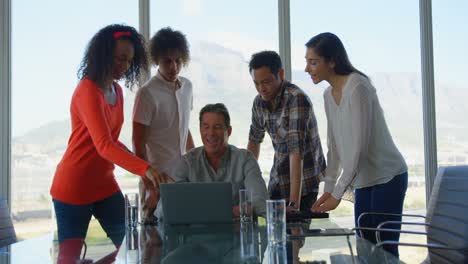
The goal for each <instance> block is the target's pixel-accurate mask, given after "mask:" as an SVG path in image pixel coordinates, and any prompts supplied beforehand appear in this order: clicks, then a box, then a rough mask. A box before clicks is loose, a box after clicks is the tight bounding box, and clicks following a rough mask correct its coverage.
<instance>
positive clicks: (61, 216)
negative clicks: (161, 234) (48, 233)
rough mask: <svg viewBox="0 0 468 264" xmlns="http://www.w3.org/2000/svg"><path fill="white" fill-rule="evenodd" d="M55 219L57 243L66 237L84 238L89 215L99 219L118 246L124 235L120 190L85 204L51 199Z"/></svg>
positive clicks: (122, 204) (122, 199)
mask: <svg viewBox="0 0 468 264" xmlns="http://www.w3.org/2000/svg"><path fill="white" fill-rule="evenodd" d="M52 201H53V203H54V208H55V215H56V219H57V232H58V240H59V243H61V242H63V241H64V240H67V239H75V238H83V239H84V238H85V237H86V233H87V232H88V226H89V221H90V220H91V216H93V215H94V217H95V218H96V219H97V220H98V221H99V223H100V224H101V226H102V229H104V231H105V232H106V234H107V237H109V238H110V239H111V240H112V242H113V243H114V245H116V246H120V244H122V240H123V238H124V236H125V202H124V197H123V195H122V192H120V191H118V192H116V193H114V194H112V195H111V196H109V197H107V198H105V199H103V200H100V201H97V202H94V203H90V204H85V205H73V204H67V203H63V202H60V201H57V200H55V199H52Z"/></svg>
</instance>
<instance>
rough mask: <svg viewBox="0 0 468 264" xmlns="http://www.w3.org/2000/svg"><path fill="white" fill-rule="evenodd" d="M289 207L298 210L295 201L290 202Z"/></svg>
mask: <svg viewBox="0 0 468 264" xmlns="http://www.w3.org/2000/svg"><path fill="white" fill-rule="evenodd" d="M288 206H291V207H292V208H295V209H297V208H296V203H295V202H293V201H290V202H289V203H288Z"/></svg>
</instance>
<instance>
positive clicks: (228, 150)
mask: <svg viewBox="0 0 468 264" xmlns="http://www.w3.org/2000/svg"><path fill="white" fill-rule="evenodd" d="M203 158H204V159H205V161H206V164H208V165H209V166H211V165H210V162H208V157H207V156H206V152H205V148H203ZM229 159H231V145H229V144H228V145H227V147H226V151H225V152H224V154H223V157H222V158H221V163H220V164H219V169H222V168H225V167H226V163H227V162H228V161H229Z"/></svg>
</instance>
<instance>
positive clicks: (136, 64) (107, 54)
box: [77, 24, 148, 88]
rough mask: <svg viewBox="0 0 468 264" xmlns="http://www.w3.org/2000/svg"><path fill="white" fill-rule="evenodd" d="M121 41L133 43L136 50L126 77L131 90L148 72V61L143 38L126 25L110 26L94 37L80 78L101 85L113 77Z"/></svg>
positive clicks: (79, 71)
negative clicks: (118, 44) (144, 73)
mask: <svg viewBox="0 0 468 264" xmlns="http://www.w3.org/2000/svg"><path fill="white" fill-rule="evenodd" d="M119 32H120V33H119ZM115 33H117V34H115ZM122 33H123V34H122ZM119 39H125V40H129V41H131V42H132V44H133V47H134V50H135V55H134V57H133V61H132V64H131V65H130V68H129V69H128V71H127V72H126V73H125V75H124V77H125V86H127V87H130V88H131V87H132V86H133V84H135V82H137V81H138V80H139V76H140V74H141V72H142V71H143V72H145V71H147V70H148V59H147V56H146V49H145V40H144V38H143V36H141V35H140V34H139V33H138V32H137V31H136V29H135V28H133V27H131V26H126V25H119V24H113V25H109V26H107V27H105V28H103V29H101V30H99V32H97V33H96V34H95V35H94V36H93V38H92V39H91V40H90V41H89V43H88V46H87V48H86V52H85V55H84V57H83V59H82V61H81V64H80V67H79V69H78V73H77V75H78V78H79V79H84V78H89V79H91V80H92V81H94V82H96V83H101V82H103V81H106V80H107V79H108V78H109V77H110V76H112V66H113V64H114V49H115V46H116V43H117V40H119Z"/></svg>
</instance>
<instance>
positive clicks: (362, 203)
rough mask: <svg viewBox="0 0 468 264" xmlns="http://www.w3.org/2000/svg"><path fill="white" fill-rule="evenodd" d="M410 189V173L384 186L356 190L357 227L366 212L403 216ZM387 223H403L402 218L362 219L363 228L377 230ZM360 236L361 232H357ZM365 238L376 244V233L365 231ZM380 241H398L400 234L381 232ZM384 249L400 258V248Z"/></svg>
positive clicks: (370, 216)
mask: <svg viewBox="0 0 468 264" xmlns="http://www.w3.org/2000/svg"><path fill="white" fill-rule="evenodd" d="M407 187H408V173H407V172H405V173H402V174H400V175H397V176H395V177H393V179H392V180H391V181H389V182H387V183H384V184H378V185H375V186H371V187H366V188H361V189H356V190H355V191H354V196H355V203H354V221H355V225H356V226H357V225H358V223H357V219H358V217H359V215H361V214H362V213H364V212H377V213H391V214H401V213H402V211H403V201H404V199H405V194H406V188H407ZM385 221H401V216H381V215H376V216H374V215H367V216H364V217H363V218H362V219H361V227H371V228H375V227H377V226H378V225H379V224H380V223H382V222H385ZM384 228H392V229H400V228H401V225H386V226H384ZM357 233H358V234H359V232H357ZM362 233H363V234H362V235H363V237H364V238H365V239H367V240H369V241H371V242H373V243H376V238H375V232H373V231H363V232H362ZM380 239H381V240H382V241H383V240H393V241H398V240H399V239H400V234H399V233H396V232H395V233H393V232H392V233H390V232H381V233H380ZM384 249H385V250H387V251H388V252H390V253H392V254H393V255H395V256H397V257H398V246H393V245H392V246H384Z"/></svg>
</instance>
